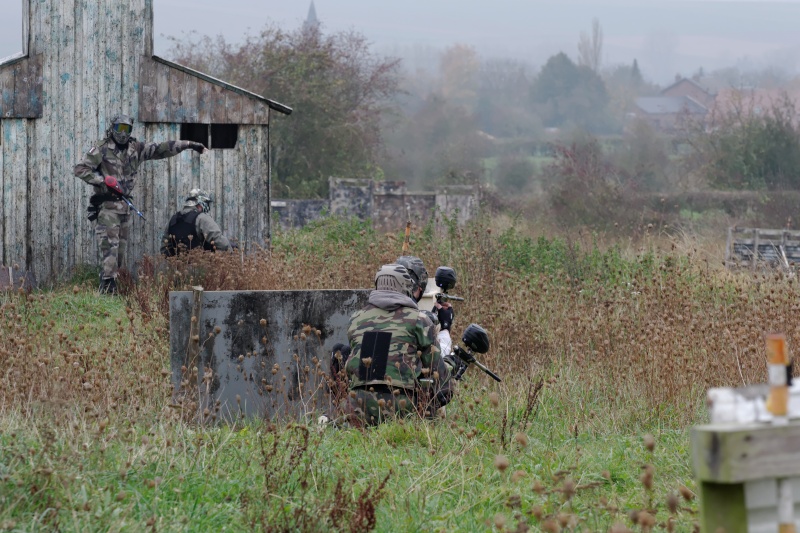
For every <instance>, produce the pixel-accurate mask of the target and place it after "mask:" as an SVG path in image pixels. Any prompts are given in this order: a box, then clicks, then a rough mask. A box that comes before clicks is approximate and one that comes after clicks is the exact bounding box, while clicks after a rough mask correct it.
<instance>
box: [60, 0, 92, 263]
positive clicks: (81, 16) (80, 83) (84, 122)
mask: <svg viewBox="0 0 800 533" xmlns="http://www.w3.org/2000/svg"><path fill="white" fill-rule="evenodd" d="M74 16H75V55H74V60H73V61H74V73H75V77H76V82H75V111H74V124H75V128H74V131H75V132H76V133H77V135H76V139H75V142H74V148H75V149H74V152H73V154H72V164H73V166H74V165H75V164H77V163H78V162H80V161H81V159H82V158H83V155H84V154H85V153H86V151H88V150H89V143H90V142H92V137H94V132H93V131H92V132H91V137H90V135H89V130H88V124H89V120H88V113H89V111H88V108H89V95H88V90H89V88H88V83H89V82H88V81H87V78H86V76H87V75H88V74H87V72H91V69H89V68H88V66H87V63H88V54H87V43H88V34H89V33H91V29H90V28H88V27H87V26H85V22H86V17H87V15H86V9H85V7H84V5H83V3H82V2H77V3H76V4H75V13H74ZM67 172H69V173H70V176H72V179H73V180H74V186H75V190H76V191H78V193H77V195H76V197H77V198H80V200H79V202H78V203H79V204H80V205H82V206H85V205H88V203H89V200H88V199H89V195H90V187H89V186H87V185H86V184H85V183H84V182H83V181H82V180H80V179H78V178H76V177H75V176H74V175H72V168H70V169H68V170H67ZM78 220H79V224H78V233H77V234H76V236H75V241H76V242H75V260H76V263H77V264H94V263H95V260H96V259H95V255H96V254H95V239H94V234H93V233H92V230H93V226H92V223H91V222H90V221H89V220H88V219H87V218H86V216H85V212H83V213H82V216H78Z"/></svg>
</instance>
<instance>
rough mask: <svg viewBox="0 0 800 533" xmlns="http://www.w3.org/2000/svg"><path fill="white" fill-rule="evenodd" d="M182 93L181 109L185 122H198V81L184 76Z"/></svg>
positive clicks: (192, 77)
mask: <svg viewBox="0 0 800 533" xmlns="http://www.w3.org/2000/svg"><path fill="white" fill-rule="evenodd" d="M185 80H186V81H185V82H184V91H183V108H184V115H183V116H184V119H185V122H189V123H196V122H198V116H199V112H198V109H197V84H198V82H199V81H200V80H198V79H197V78H195V77H194V76H188V75H187V76H186V78H185Z"/></svg>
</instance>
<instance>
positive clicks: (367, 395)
mask: <svg viewBox="0 0 800 533" xmlns="http://www.w3.org/2000/svg"><path fill="white" fill-rule="evenodd" d="M340 408H341V410H342V413H343V414H344V415H345V416H346V417H347V419H348V421H349V422H350V423H351V424H353V425H368V426H376V425H378V424H380V423H382V422H386V421H387V420H394V419H396V418H406V417H410V416H420V417H425V418H433V417H434V415H435V413H436V409H435V407H434V406H433V403H432V402H430V401H428V400H426V399H425V398H424V397H419V395H417V394H415V393H414V391H411V390H407V389H401V388H394V389H392V390H389V389H388V388H387V387H378V388H377V389H376V388H375V387H368V388H355V389H350V391H349V392H348V394H347V396H346V397H345V399H344V400H342V403H341V404H340Z"/></svg>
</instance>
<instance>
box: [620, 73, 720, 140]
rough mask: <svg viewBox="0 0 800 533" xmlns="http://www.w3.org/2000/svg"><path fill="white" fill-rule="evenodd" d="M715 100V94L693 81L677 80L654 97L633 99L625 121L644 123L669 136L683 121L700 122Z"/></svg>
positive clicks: (686, 79)
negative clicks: (629, 119)
mask: <svg viewBox="0 0 800 533" xmlns="http://www.w3.org/2000/svg"><path fill="white" fill-rule="evenodd" d="M715 100H716V94H715V93H713V92H711V91H709V90H707V89H705V88H703V87H702V86H701V85H700V84H698V83H697V82H695V81H693V80H690V79H688V78H681V79H680V80H678V81H676V82H675V83H673V84H672V85H670V86H669V87H667V88H665V89H663V90H662V91H661V92H660V93H659V95H658V96H642V97H639V98H637V99H636V102H635V105H634V109H633V111H632V112H631V113H630V114H629V118H634V119H639V120H644V121H646V122H647V123H649V124H650V125H651V126H653V128H655V129H657V130H659V131H663V132H673V131H675V130H676V129H677V128H678V127H679V126H680V125H681V123H683V121H685V120H687V119H688V120H692V121H704V120H705V117H706V116H707V115H708V113H709V112H710V111H711V109H712V108H713V106H714V102H715Z"/></svg>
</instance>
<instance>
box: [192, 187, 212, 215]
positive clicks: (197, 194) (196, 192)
mask: <svg viewBox="0 0 800 533" xmlns="http://www.w3.org/2000/svg"><path fill="white" fill-rule="evenodd" d="M213 201H214V198H213V197H212V196H211V194H209V192H208V191H206V190H205V189H192V190H191V191H189V194H188V195H187V196H186V204H187V205H199V206H200V207H202V208H203V213H208V211H209V210H210V209H211V203H212V202H213Z"/></svg>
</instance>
